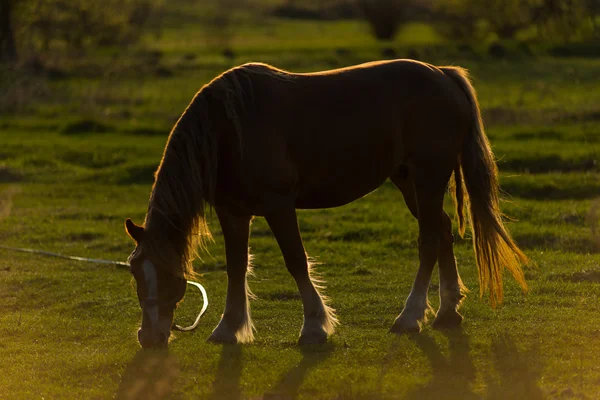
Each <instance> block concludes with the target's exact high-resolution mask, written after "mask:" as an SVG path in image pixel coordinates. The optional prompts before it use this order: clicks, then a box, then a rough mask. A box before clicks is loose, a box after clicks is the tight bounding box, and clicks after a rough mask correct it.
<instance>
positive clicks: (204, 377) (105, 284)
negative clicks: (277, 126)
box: [0, 16, 600, 399]
mask: <svg viewBox="0 0 600 400" xmlns="http://www.w3.org/2000/svg"><path fill="white" fill-rule="evenodd" d="M172 18H174V21H178V20H177V19H176V18H175V16H172ZM240 29H241V32H242V33H241V34H240V35H239V36H238V37H236V38H235V40H234V42H233V50H234V57H233V58H230V57H225V56H224V55H223V54H221V53H220V52H218V51H216V50H215V49H213V48H211V47H210V46H208V45H206V43H205V42H204V41H202V39H201V33H200V28H198V27H196V26H194V25H193V24H178V23H175V22H173V23H169V24H167V27H166V29H165V33H164V35H163V36H162V37H161V38H159V39H158V40H152V41H151V43H150V46H151V50H152V51H144V52H140V53H135V54H131V55H129V56H126V57H121V58H116V59H112V58H111V57H110V56H109V55H102V54H99V55H97V57H98V60H96V61H97V65H102V66H103V67H102V70H103V72H102V73H99V74H98V73H96V72H94V71H92V70H93V68H94V65H96V64H90V65H78V66H76V65H74V64H73V65H72V66H67V67H65V68H66V70H67V71H68V77H66V78H62V79H58V80H51V81H48V82H46V83H44V86H43V88H42V89H43V90H42V94H43V96H41V97H40V99H39V100H38V101H36V102H34V103H33V104H32V105H31V106H29V107H27V108H24V109H22V110H20V111H19V112H15V113H10V114H5V115H1V116H0V205H1V207H0V244H1V245H4V246H15V247H30V248H37V249H43V250H48V251H57V252H60V253H64V254H73V255H78V256H84V257H94V258H104V259H114V260H124V259H126V257H127V256H128V254H129V253H130V252H131V250H132V249H133V244H132V243H131V242H130V240H129V239H128V238H127V236H126V235H125V233H124V230H123V221H124V220H125V218H126V217H132V218H133V219H134V221H136V222H141V221H142V220H143V217H144V212H145V209H146V205H147V200H148V194H149V190H150V186H151V183H152V173H153V171H154V170H155V168H156V166H157V164H158V162H159V159H160V156H161V154H162V149H163V146H164V144H165V140H166V136H167V133H168V131H169V129H170V126H171V124H172V123H173V121H174V120H175V118H177V116H178V115H179V113H181V112H182V111H183V109H184V107H185V105H186V104H187V102H188V101H189V100H190V99H191V97H192V96H193V94H194V93H195V91H196V90H198V88H200V87H201V85H202V84H204V83H206V82H207V81H208V80H209V79H211V78H212V77H214V76H215V75H216V74H218V73H220V72H222V71H223V70H224V69H226V68H228V67H230V66H232V65H236V64H239V63H242V62H245V61H251V60H252V61H265V62H270V63H273V64H276V65H278V66H280V67H284V68H288V69H291V70H295V71H310V70H319V69H324V68H333V67H337V66H343V65H349V64H354V63H358V62H361V61H368V60H372V59H377V58H381V50H382V46H381V45H378V44H377V43H375V42H374V41H373V40H372V39H370V38H369V37H368V36H367V35H366V30H365V29H366V28H365V27H364V26H363V25H361V24H359V23H357V22H327V23H325V22H320V23H316V22H314V23H313V22H289V21H282V20H269V23H265V24H264V26H261V28H260V29H258V28H256V27H252V26H242V27H241V28H240ZM384 47H390V48H393V49H395V50H396V52H397V55H398V56H399V57H406V56H409V55H411V54H412V55H413V56H419V58H421V59H422V60H423V61H428V62H432V63H436V64H455V65H462V66H465V67H467V68H469V69H470V70H471V72H472V74H473V76H474V79H475V86H476V88H477V89H478V93H479V97H480V101H481V104H482V107H483V109H484V117H485V120H486V122H487V127H488V134H489V136H490V138H491V140H492V143H493V145H494V149H495V151H496V155H497V157H498V159H499V166H500V169H501V171H502V185H503V188H504V190H505V191H506V192H507V196H506V198H507V200H508V201H506V202H504V203H503V210H504V211H505V212H506V213H507V214H508V215H510V216H512V217H514V218H515V221H513V222H510V223H509V228H510V230H511V231H512V232H513V234H514V236H515V238H516V240H517V242H518V243H519V244H520V245H521V246H522V247H523V248H524V250H525V251H526V253H527V254H528V256H529V257H530V258H531V259H532V260H533V261H534V262H535V264H536V266H535V267H533V266H532V267H529V268H528V269H527V270H526V276H527V279H528V282H529V285H530V292H529V293H528V294H526V295H525V294H523V293H522V292H521V291H520V289H519V288H518V287H517V285H516V284H515V283H514V282H512V281H511V280H510V278H508V277H507V280H506V284H505V289H506V291H505V302H504V304H503V305H502V306H501V307H499V308H498V309H495V310H493V309H491V308H490V307H489V304H488V302H487V301H486V300H485V299H484V300H480V299H479V296H478V292H479V290H478V287H477V272H476V269H475V264H474V257H473V251H472V248H471V244H470V241H469V240H468V239H465V240H458V241H457V243H456V246H455V251H456V256H457V259H458V263H459V268H460V271H461V274H462V277H463V280H464V282H465V284H466V285H467V286H468V287H469V288H470V289H471V294H470V295H469V296H468V298H467V300H466V301H465V302H464V305H463V308H462V312H463V314H464V316H465V322H464V324H463V327H462V329H461V330H459V331H449V332H445V331H435V330H432V329H431V328H430V327H429V326H427V327H426V328H425V329H424V331H423V332H422V333H421V334H419V335H410V336H394V335H391V334H389V333H388V332H387V330H388V329H389V327H390V326H391V324H392V322H393V320H394V318H395V317H396V316H397V314H398V313H399V312H400V310H401V309H402V305H403V302H404V300H405V298H406V296H407V295H408V292H409V290H410V286H411V284H412V281H413V279H414V275H415V273H416V269H417V249H416V242H417V235H418V230H417V224H416V221H415V220H414V219H413V218H412V217H411V216H410V213H409V212H408V210H407V208H406V207H405V205H404V202H403V200H402V197H401V195H400V193H399V192H398V191H397V190H396V189H395V188H394V187H393V186H392V185H391V184H388V183H386V184H385V185H383V186H382V187H381V188H380V189H378V190H377V191H375V192H374V193H372V194H370V195H369V196H367V197H365V198H363V199H361V200H359V201H356V202H354V203H352V204H350V205H347V206H345V207H341V208H337V209H329V210H316V211H301V212H300V213H299V214H300V227H301V230H302V233H303V238H304V241H305V245H306V248H307V251H308V253H309V254H310V255H311V256H313V257H316V258H318V260H319V261H320V262H322V265H321V266H320V267H319V271H320V272H321V274H322V276H323V277H324V278H325V279H326V281H327V283H328V284H327V294H328V295H329V296H330V297H331V298H332V305H333V306H334V307H335V308H336V309H337V310H338V315H339V317H340V320H341V326H340V327H339V329H338V331H337V333H336V334H335V335H334V336H333V337H332V338H331V340H330V342H329V343H328V344H326V345H324V346H312V347H299V346H298V345H297V344H296V340H297V336H298V333H299V329H300V327H301V324H302V305H301V302H300V298H299V295H298V294H297V292H296V289H295V285H294V283H293V280H292V278H291V277H290V276H289V274H288V273H287V271H286V269H285V267H284V266H283V259H282V256H281V254H280V252H279V249H278V248H277V245H276V243H275V240H274V238H273V237H272V235H271V233H270V231H269V230H268V228H267V226H266V223H265V222H264V221H263V220H262V219H257V220H256V221H255V223H254V225H253V229H252V237H251V247H252V252H253V253H254V254H255V272H256V276H255V277H253V278H251V280H250V285H251V288H252V289H253V291H254V292H255V294H257V296H258V300H256V301H254V302H253V303H252V311H253V318H254V321H255V324H256V327H257V332H256V341H255V343H254V344H251V345H244V346H221V345H214V344H208V343H206V342H205V339H206V338H207V337H208V335H209V334H210V332H211V330H212V329H213V328H214V326H215V325H216V323H217V322H218V320H219V318H220V315H221V312H222V310H223V307H224V299H225V288H226V273H225V257H224V250H223V241H222V236H221V233H220V229H219V225H218V221H217V219H216V217H215V218H213V220H212V221H211V227H212V230H213V234H214V236H215V244H214V245H213V246H211V254H210V255H206V256H204V257H203V261H202V262H200V261H197V262H196V264H195V265H196V270H197V271H198V272H199V273H201V274H202V277H201V282H202V283H203V284H204V285H205V287H206V288H207V290H208V294H209V299H210V306H209V309H208V311H207V314H206V316H205V317H204V319H203V320H202V322H201V324H200V326H199V328H198V330H197V331H195V332H193V333H178V334H177V335H176V336H177V337H176V338H175V339H174V340H173V341H172V343H171V345H170V349H169V352H168V353H162V352H153V351H144V352H142V351H141V350H140V348H139V345H138V344H137V338H136V330H137V327H138V324H139V322H140V311H139V306H138V303H137V299H136V296H135V289H134V285H133V282H132V279H131V276H130V275H129V273H128V272H127V271H126V270H124V269H119V268H116V267H107V266H98V265H94V264H86V263H81V262H75V261H65V260H60V259H54V258H43V257H40V256H33V255H29V254H21V253H14V252H9V251H5V250H1V249H0V310H1V311H0V371H2V373H1V374H0V398H9V399H13V398H15V399H20V398H23V399H29V398H47V399H54V398H112V397H116V398H122V399H133V398H205V399H240V398H249V399H260V398H264V399H293V398H305V399H313V398H323V399H333V398H335V399H391V398H393V399H397V398H400V399H430V398H431V399H438V398H446V399H476V398H486V399H508V398H515V399H520V398H527V399H541V398H555V399H568V398H574V399H575V398H576V399H597V398H600V308H599V304H600V254H599V253H600V225H599V224H600V221H599V220H600V174H599V172H600V171H599V169H600V168H599V167H598V161H599V160H600V81H599V80H598V79H597V77H598V76H600V59H593V58H592V59H590V58H587V59H582V58H569V59H567V58H555V57H549V56H544V55H541V56H538V57H524V56H522V55H515V56H511V57H508V58H504V59H501V60H498V59H491V58H489V57H487V56H485V55H477V54H464V53H461V52H458V51H454V52H452V51H449V50H447V46H446V44H445V43H444V41H443V39H442V38H440V37H437V36H436V35H435V33H434V32H433V31H432V30H431V29H430V28H428V27H427V26H425V25H421V24H413V25H411V26H409V27H407V28H406V30H404V31H403V32H402V33H401V35H400V36H399V37H398V39H397V40H396V41H395V42H394V43H388V44H385V45H384ZM95 68H98V67H97V66H96V67H95ZM448 208H449V209H450V203H449V202H448ZM437 282H438V281H437V277H436V278H434V281H433V282H432V286H431V293H430V300H431V301H432V303H433V305H434V307H437V305H438V299H437V295H438V287H437ZM200 305H201V300H200V298H199V296H198V294H197V293H196V292H194V291H190V292H189V293H188V295H187V296H186V298H185V301H184V303H183V304H182V305H181V307H180V309H179V310H178V311H177V313H176V320H177V321H178V322H179V323H188V322H191V321H192V320H193V318H194V315H195V313H196V312H197V311H198V310H199V308H200Z"/></svg>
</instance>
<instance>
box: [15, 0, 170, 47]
mask: <svg viewBox="0 0 600 400" xmlns="http://www.w3.org/2000/svg"><path fill="white" fill-rule="evenodd" d="M160 4H161V3H160V2H159V1H157V0H103V1H87V0H20V1H18V2H17V7H16V9H15V16H14V18H15V20H16V24H15V25H16V33H17V42H19V43H20V44H21V45H22V46H25V47H28V48H30V49H33V50H34V51H37V52H40V51H42V52H44V51H48V50H50V49H52V50H53V51H56V50H61V49H63V50H66V51H70V52H73V51H75V52H79V51H83V50H85V49H87V48H96V47H106V46H128V45H131V44H133V43H135V42H137V41H139V39H140V38H141V36H142V33H143V32H145V31H146V30H147V29H148V28H150V27H152V29H154V30H155V32H157V29H158V27H159V25H158V21H159V20H158V17H159V15H160V12H159V11H160V7H161V5H160Z"/></svg>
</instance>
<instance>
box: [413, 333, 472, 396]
mask: <svg viewBox="0 0 600 400" xmlns="http://www.w3.org/2000/svg"><path fill="white" fill-rule="evenodd" d="M445 334H446V336H447V337H448V342H449V343H448V346H449V356H448V358H446V357H445V356H444V355H443V354H442V351H441V349H440V348H439V347H438V344H437V343H436V342H435V340H433V338H431V337H430V336H429V335H427V333H421V334H414V335H411V336H409V338H410V340H412V341H413V342H414V343H415V344H416V345H417V346H418V347H419V348H420V349H421V350H422V351H423V353H425V356H426V357H427V359H428V360H429V363H430V364H431V371H432V374H433V377H432V378H431V380H430V381H429V382H428V383H427V384H426V385H423V386H420V387H417V388H415V389H414V390H413V391H411V392H410V393H409V394H408V395H407V396H406V398H407V399H479V398H481V397H480V396H479V395H477V394H475V393H473V391H472V390H471V383H472V382H473V381H474V380H475V367H474V365H473V361H472V360H471V355H470V345H469V338H468V336H467V335H465V334H464V333H463V332H462V331H460V330H458V331H447V332H445Z"/></svg>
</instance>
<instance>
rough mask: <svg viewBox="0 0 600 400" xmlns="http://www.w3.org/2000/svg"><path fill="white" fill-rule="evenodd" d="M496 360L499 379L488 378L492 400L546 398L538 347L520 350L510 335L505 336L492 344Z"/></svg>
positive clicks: (505, 334) (534, 399)
mask: <svg viewBox="0 0 600 400" xmlns="http://www.w3.org/2000/svg"><path fill="white" fill-rule="evenodd" d="M492 360H493V362H494V367H495V369H496V372H497V375H498V378H497V379H493V378H492V377H491V376H488V377H486V381H487V387H488V398H489V399H493V400H495V399H498V400H500V399H529V400H538V399H540V400H541V399H543V398H545V396H544V393H543V392H542V390H541V389H540V388H539V386H538V381H539V380H540V377H541V374H542V364H541V361H540V352H539V346H538V344H534V345H533V346H532V347H530V348H529V349H524V350H519V348H518V347H517V344H516V343H515V340H514V339H513V338H512V337H511V336H510V335H509V334H507V333H504V334H501V335H499V336H498V337H495V338H494V339H493V340H492Z"/></svg>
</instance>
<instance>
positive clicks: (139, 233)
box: [125, 218, 144, 243]
mask: <svg viewBox="0 0 600 400" xmlns="http://www.w3.org/2000/svg"><path fill="white" fill-rule="evenodd" d="M125 230H126V231H127V234H128V235H129V237H130V238H132V239H133V240H134V241H135V242H136V243H139V242H141V241H142V238H143V237H144V227H143V226H139V225H136V224H135V223H134V222H133V221H132V220H131V219H129V218H127V219H126V220H125Z"/></svg>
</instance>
